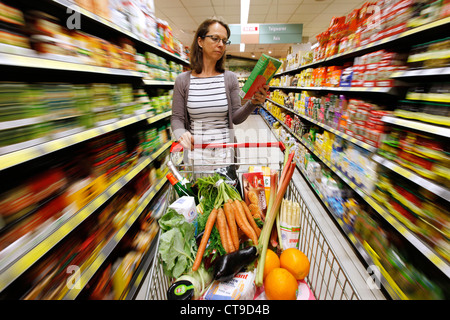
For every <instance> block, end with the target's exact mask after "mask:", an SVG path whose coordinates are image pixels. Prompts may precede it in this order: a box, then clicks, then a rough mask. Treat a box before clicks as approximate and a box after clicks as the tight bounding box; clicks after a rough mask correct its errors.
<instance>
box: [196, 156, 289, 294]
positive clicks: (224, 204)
mask: <svg viewBox="0 0 450 320" xmlns="http://www.w3.org/2000/svg"><path fill="white" fill-rule="evenodd" d="M293 157H294V152H292V153H290V154H288V152H286V153H285V161H284V167H283V170H282V172H281V175H280V178H279V180H278V175H277V174H275V176H274V177H273V178H272V177H271V188H270V198H269V204H268V210H267V212H268V214H267V215H266V217H265V219H264V226H263V228H262V230H261V229H260V228H259V227H258V226H257V224H256V222H255V219H254V217H253V216H252V213H251V211H250V209H249V207H248V206H247V204H246V203H245V201H243V199H242V198H241V195H240V194H239V192H238V191H237V190H236V189H235V188H234V187H233V186H231V185H229V184H227V183H225V182H224V181H223V180H222V179H220V178H218V175H215V176H213V177H206V178H200V179H198V181H199V195H200V194H204V195H206V198H207V200H208V201H207V202H209V203H213V207H212V209H211V212H210V214H209V216H208V219H207V221H206V225H205V230H204V233H203V236H202V239H201V242H200V245H199V247H198V250H197V254H196V257H195V261H194V264H193V266H192V270H193V271H196V270H197V269H198V268H199V267H200V265H201V262H202V258H203V255H204V253H205V249H206V245H207V244H208V240H209V238H210V235H211V232H212V230H213V227H214V226H216V228H217V229H218V231H219V234H220V238H221V244H222V246H223V248H224V249H225V251H226V253H227V254H228V253H232V252H234V251H237V250H239V236H238V228H239V229H240V230H241V231H242V232H243V233H244V234H245V235H246V236H247V237H248V238H249V239H250V240H252V242H253V244H254V245H255V246H256V247H257V250H258V254H259V260H258V264H257V270H256V280H255V283H256V285H257V286H261V285H262V282H263V271H264V265H265V257H266V253H267V249H268V245H269V242H270V240H271V235H272V234H273V235H275V237H276V236H277V229H278V228H279V227H278V225H279V223H277V225H274V223H275V221H276V220H279V218H278V216H279V210H280V205H281V201H282V200H283V198H284V195H285V193H286V190H287V187H288V185H289V182H290V181H291V178H292V175H293V173H294V169H295V162H294V161H293ZM213 199H214V200H213ZM274 227H275V228H274ZM272 231H274V232H272ZM278 235H279V232H278Z"/></svg>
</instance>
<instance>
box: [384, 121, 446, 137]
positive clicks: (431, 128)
mask: <svg viewBox="0 0 450 320" xmlns="http://www.w3.org/2000/svg"><path fill="white" fill-rule="evenodd" d="M381 120H383V121H384V122H386V123H390V124H393V125H397V126H401V127H404V128H408V129H412V130H417V131H421V132H423V133H432V134H434V135H438V136H441V137H443V138H445V137H450V129H449V128H446V127H441V126H437V125H433V124H429V123H424V122H420V121H413V120H407V119H402V118H397V117H386V116H385V117H383V118H382V119H381Z"/></svg>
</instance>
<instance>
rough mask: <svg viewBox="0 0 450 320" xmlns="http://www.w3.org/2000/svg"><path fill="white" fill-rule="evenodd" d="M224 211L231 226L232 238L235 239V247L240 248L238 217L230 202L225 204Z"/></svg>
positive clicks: (229, 226)
mask: <svg viewBox="0 0 450 320" xmlns="http://www.w3.org/2000/svg"><path fill="white" fill-rule="evenodd" d="M223 211H224V212H225V216H226V217H227V221H228V228H230V234H231V240H232V241H233V245H234V248H235V249H236V250H237V249H238V248H239V235H238V232H237V226H236V217H235V214H234V211H233V208H232V207H231V204H230V203H229V202H225V203H224V204H223Z"/></svg>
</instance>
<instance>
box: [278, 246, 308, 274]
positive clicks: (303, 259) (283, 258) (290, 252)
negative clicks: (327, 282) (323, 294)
mask: <svg viewBox="0 0 450 320" xmlns="http://www.w3.org/2000/svg"><path fill="white" fill-rule="evenodd" d="M280 267H281V268H284V269H286V270H288V271H289V272H290V273H292V275H293V276H294V277H295V279H297V280H303V279H304V278H305V277H306V276H307V275H308V274H309V260H308V257H307V256H306V255H305V254H304V253H303V252H301V251H300V250H298V249H295V248H289V249H286V250H284V251H283V252H282V253H281V255H280Z"/></svg>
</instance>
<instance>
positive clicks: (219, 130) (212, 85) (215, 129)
mask: <svg viewBox="0 0 450 320" xmlns="http://www.w3.org/2000/svg"><path fill="white" fill-rule="evenodd" d="M187 109H188V113H189V117H190V119H191V134H192V135H193V136H194V142H195V143H196V144H208V143H229V142H230V135H229V128H228V99H227V96H226V91H225V78H224V75H223V74H220V75H217V76H213V77H207V78H199V77H194V76H192V75H191V81H190V87H189V96H188V101H187ZM221 151H223V150H221ZM221 151H219V150H211V149H208V151H207V150H205V151H204V152H198V155H199V156H200V154H202V155H203V157H207V158H209V157H211V158H216V157H219V158H223V157H225V154H224V153H223V152H221ZM195 158H198V157H195Z"/></svg>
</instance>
